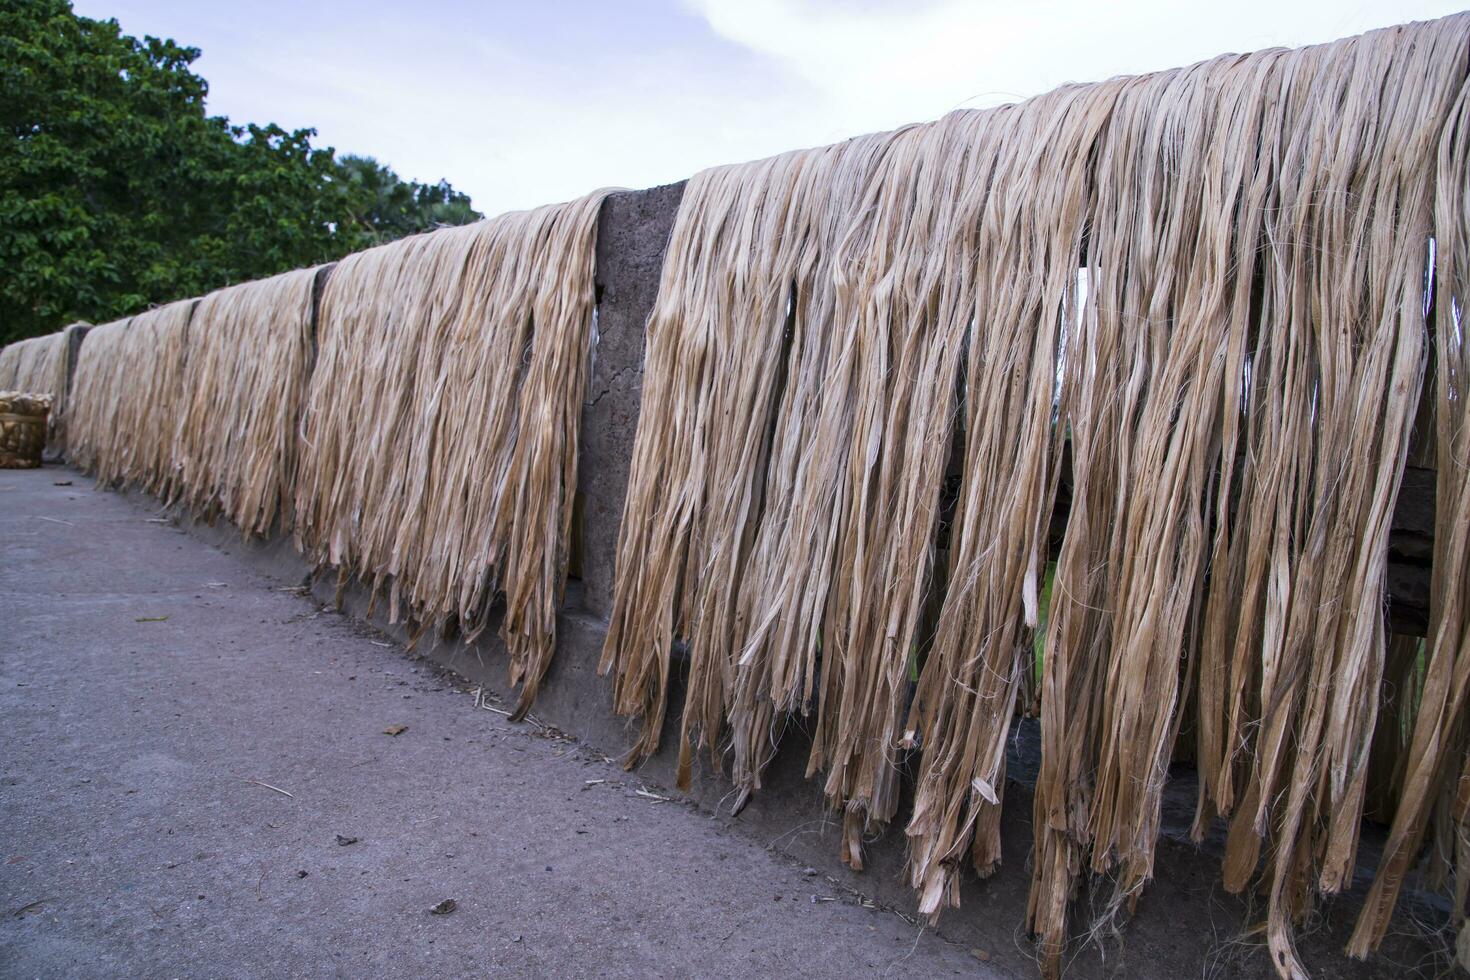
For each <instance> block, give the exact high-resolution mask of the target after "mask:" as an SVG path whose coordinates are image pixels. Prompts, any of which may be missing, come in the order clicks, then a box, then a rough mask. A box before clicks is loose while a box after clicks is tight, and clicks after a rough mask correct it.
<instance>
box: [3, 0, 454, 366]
mask: <svg viewBox="0 0 1470 980" xmlns="http://www.w3.org/2000/svg"><path fill="white" fill-rule="evenodd" d="M198 57H199V50H198V49H197V48H190V47H184V46H181V45H179V44H176V43H175V42H174V41H171V40H165V39H160V38H154V37H145V38H143V39H141V40H139V39H137V38H133V37H129V36H127V35H125V34H123V33H122V30H121V28H120V27H119V25H118V24H117V22H116V21H112V20H109V21H95V20H90V19H88V18H85V17H78V16H77V15H75V14H74V13H73V12H72V9H71V5H70V2H69V0H0V126H3V127H4V128H5V129H6V130H7V131H9V132H10V133H11V134H12V137H11V138H10V139H9V140H6V141H4V142H3V145H0V342H9V341H12V340H17V339H20V338H22V337H27V336H33V335H36V334H40V333H46V332H49V331H51V330H55V329H57V328H58V327H60V326H61V325H63V324H64V323H66V322H67V321H69V320H74V319H87V320H92V321H94V322H102V321H104V320H107V319H111V318H115V317H119V316H125V315H127V314H129V313H132V312H135V311H137V310H139V309H142V308H145V307H146V306H148V305H149V304H152V303H160V302H165V301H167V300H172V299H178V298H181V297H185V296H196V295H199V294H202V293H204V292H207V291H209V290H211V289H214V288H217V287H219V286H222V285H227V284H229V283H234V282H242V281H244V280H247V279H253V278H258V277H260V276H266V275H271V274H273V273H277V272H283V271H285V270H287V269H291V268H296V267H299V266H304V265H311V264H313V263H317V262H324V261H330V260H332V259H336V258H340V257H341V256H343V255H346V254H347V253H349V252H352V251H356V250H357V249H360V248H363V247H366V246H368V245H372V244H376V243H378V242H380V241H386V240H388V239H390V238H394V237H397V236H399V235H402V234H407V233H409V232H414V231H420V230H423V229H426V228H433V227H435V226H437V225H439V224H457V223H462V222H464V221H470V220H474V219H475V218H478V217H479V215H478V214H476V213H475V211H474V210H473V209H472V208H471V207H470V201H469V198H468V197H467V196H465V195H464V194H461V193H458V192H456V191H454V189H453V188H452V187H450V186H449V184H447V183H445V182H442V181H441V182H440V183H438V184H433V185H424V184H418V183H414V182H405V181H402V180H400V179H399V178H398V176H397V175H396V174H394V173H393V172H392V171H391V170H389V169H387V168H386V167H380V166H379V165H378V164H377V163H376V162H374V161H372V160H370V159H366V158H357V157H345V158H343V159H342V160H341V161H339V160H337V159H336V157H335V155H334V151H333V150H332V149H331V148H318V147H313V146H312V144H311V140H312V137H314V136H315V135H316V134H315V131H314V130H310V129H301V130H296V131H294V132H287V131H286V130H283V129H281V128H280V127H279V126H276V125H274V124H268V125H259V126H258V125H253V124H251V125H245V126H237V125H232V124H231V123H230V122H229V120H227V119H225V118H223V117H221V116H210V115H208V114H207V112H206V109H205V97H206V96H207V95H208V91H209V88H208V84H207V83H206V82H205V80H204V79H203V78H201V77H200V76H198V75H196V74H194V73H193V72H192V71H190V65H191V64H192V63H193V61H194V60H195V59H196V58H198Z"/></svg>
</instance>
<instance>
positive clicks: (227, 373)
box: [171, 269, 319, 535]
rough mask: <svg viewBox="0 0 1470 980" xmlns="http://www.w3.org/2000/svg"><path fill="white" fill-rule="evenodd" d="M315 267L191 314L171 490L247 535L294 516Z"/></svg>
mask: <svg viewBox="0 0 1470 980" xmlns="http://www.w3.org/2000/svg"><path fill="white" fill-rule="evenodd" d="M318 271H319V270H317V269H298V270H296V271H294V272H287V273H283V274H281V275H278V276H272V277H270V278H269V279H261V280H259V281H257V282H248V283H243V284H241V285H238V286H231V287H229V288H227V289H221V290H218V291H216V292H213V293H210V294H209V295H208V296H205V297H204V298H203V299H201V300H200V301H199V305H198V307H197V308H196V309H195V311H194V320H193V326H192V328H191V331H190V339H189V357H188V361H187V363H186V365H185V368H184V374H183V379H182V388H183V401H182V403H181V405H180V412H179V416H178V425H177V429H176V431H175V434H174V449H173V451H174V459H175V462H176V464H177V471H176V473H175V476H174V480H173V483H172V487H171V495H172V497H173V498H174V499H175V500H178V501H182V502H183V503H184V504H185V505H187V506H188V507H189V508H190V509H191V510H193V511H194V512H195V513H196V514H199V515H201V516H204V517H206V518H208V519H211V520H212V519H213V518H214V517H215V516H216V515H217V514H223V515H224V516H225V517H226V518H227V519H228V520H230V521H231V522H233V523H234V524H235V525H236V526H238V527H239V528H240V529H241V530H242V531H243V532H245V533H246V534H256V535H263V534H267V533H269V532H270V531H271V530H273V529H275V528H276V527H277V526H278V525H277V522H278V519H284V520H286V521H289V516H290V505H291V500H292V496H293V487H294V477H295V470H296V456H297V433H298V428H299V425H300V419H301V409H302V405H303V403H304V402H305V399H306V384H307V379H308V377H309V375H310V371H311V352H312V336H311V330H312V320H311V317H312V297H313V283H314V282H315V281H316V279H317V275H318Z"/></svg>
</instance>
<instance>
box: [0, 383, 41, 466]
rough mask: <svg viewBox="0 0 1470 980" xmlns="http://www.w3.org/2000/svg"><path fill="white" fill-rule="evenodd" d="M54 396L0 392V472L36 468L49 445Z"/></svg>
mask: <svg viewBox="0 0 1470 980" xmlns="http://www.w3.org/2000/svg"><path fill="white" fill-rule="evenodd" d="M50 414H51V396H50V395H44V394H36V393H34V392H29V391H0V469H34V468H35V467H37V466H40V465H41V452H42V450H43V449H44V448H45V444H46V418H47V416H49V415H50Z"/></svg>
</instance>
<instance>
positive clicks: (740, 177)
mask: <svg viewBox="0 0 1470 980" xmlns="http://www.w3.org/2000/svg"><path fill="white" fill-rule="evenodd" d="M886 143H887V137H886V136H881V137H866V138H861V139H857V140H853V141H850V142H848V143H843V144H839V145H837V146H834V147H823V148H820V149H817V150H803V151H796V152H793V153H787V154H783V155H781V156H778V157H774V158H771V159H769V160H762V161H758V162H756V163H751V164H743V165H737V166H730V167H719V168H715V169H714V170H709V171H705V172H703V173H700V174H697V175H696V176H695V177H694V178H692V179H691V180H690V182H689V185H688V186H687V187H686V189H685V192H684V197H683V203H682V204H681V205H680V208H679V213H678V216H677V218H676V220H675V224H674V228H673V231H672V233H671V235H670V241H669V246H668V250H667V253H666V259H665V264H664V270H663V277H662V280H661V284H660V288H659V295H658V300H657V303H656V305H655V308H654V310H653V313H652V315H651V317H650V320H649V324H648V330H647V336H648V348H647V355H646V367H645V384H644V390H643V400H642V406H641V408H640V422H639V426H638V432H637V435H636V438H635V442H634V447H633V463H632V468H631V472H630V475H629V488H628V503H627V505H626V508H625V511H624V519H623V524H622V528H621V531H620V534H619V540H618V568H619V574H618V576H617V585H616V594H615V597H614V604H613V612H612V616H611V621H610V624H609V627H608V634H607V640H606V644H605V647H604V652H603V660H602V667H601V669H602V670H603V672H609V671H611V672H612V673H613V675H614V702H615V705H616V707H617V710H618V711H619V712H621V713H624V714H630V715H637V716H639V717H640V718H641V721H642V733H641V736H640V738H639V741H638V743H637V745H636V746H635V747H634V749H633V752H632V754H631V755H630V757H629V760H628V761H629V763H630V764H631V763H633V762H635V761H636V760H637V759H639V758H641V757H642V756H643V755H645V754H647V753H649V752H651V751H653V749H654V748H655V747H656V745H657V742H658V737H659V730H660V728H661V727H662V723H663V715H664V705H665V700H666V696H667V682H668V674H669V665H670V657H671V653H672V643H673V638H674V636H675V634H676V633H677V634H678V635H681V636H697V639H696V640H695V641H694V642H691V644H690V657H691V662H690V683H689V695H688V699H687V702H686V708H685V712H684V718H683V729H684V744H683V762H682V766H681V781H682V780H687V778H688V774H689V764H690V755H691V753H692V746H691V744H690V739H693V738H707V739H708V740H709V741H710V742H711V743H714V742H715V741H716V740H717V739H718V737H719V735H720V732H721V729H722V727H723V723H724V715H725V709H726V701H727V699H728V698H730V697H731V696H732V690H733V687H734V685H735V683H736V682H735V680H734V678H733V676H732V674H733V673H734V670H735V665H736V662H737V660H738V659H739V658H740V656H741V651H742V649H743V648H744V647H745V644H746V639H747V638H746V633H747V632H749V633H750V634H751V635H752V636H753V635H754V634H756V633H758V632H760V631H762V630H764V629H765V628H766V626H768V625H771V624H772V623H773V622H775V620H774V617H760V618H759V619H760V621H758V620H757V618H754V617H753V616H752V613H751V612H750V610H749V608H748V607H749V606H750V605H751V604H752V603H751V598H750V593H752V592H754V591H755V590H756V589H758V588H761V589H763V591H765V592H767V593H768V594H774V595H775V596H777V598H778V600H779V601H783V602H787V603H790V604H791V605H792V607H793V608H792V609H791V616H792V619H793V620H796V622H790V621H783V622H779V623H777V624H776V625H778V626H779V627H780V635H779V636H777V637H773V638H772V642H773V643H777V644H780V646H781V648H782V655H783V656H784V657H786V658H788V659H786V660H785V662H784V663H782V664H781V665H779V666H768V662H767V661H766V660H765V659H764V658H762V660H761V661H760V663H758V664H756V665H755V668H756V669H760V670H763V671H766V672H767V673H768V674H772V673H773V674H778V675H780V677H779V679H774V678H768V677H762V678H760V679H759V680H755V679H754V678H753V676H752V675H753V671H751V670H746V671H744V672H743V675H742V676H743V680H742V683H743V684H745V685H746V690H745V696H746V697H747V698H748V699H749V700H750V703H751V704H752V709H753V711H755V712H757V713H758V716H759V718H761V719H762V720H761V721H754V722H751V723H749V724H747V725H746V726H745V728H746V734H747V735H748V738H746V739H744V740H742V741H739V743H738V747H737V750H736V775H735V779H736V783H737V785H739V786H740V787H741V788H742V790H743V791H744V792H746V793H748V792H749V790H750V789H751V788H752V787H753V786H754V785H755V784H756V783H757V781H758V778H759V770H760V767H761V765H763V763H764V760H765V758H768V757H769V754H770V753H769V750H768V749H767V747H766V745H765V743H764V739H766V738H767V737H768V733H767V732H766V731H765V730H764V729H765V727H766V724H767V723H769V722H770V721H771V720H772V714H771V712H770V710H769V708H768V707H767V701H766V699H767V689H768V688H769V686H770V685H771V684H778V685H780V686H781V688H782V693H781V694H780V695H774V696H775V697H787V698H794V699H797V700H799V701H801V702H803V703H810V699H811V692H812V684H811V677H812V673H811V670H810V668H811V665H812V662H813V657H814V655H815V650H816V647H817V637H816V634H815V632H814V631H815V630H816V629H817V628H819V625H820V616H821V609H822V604H823V601H824V599H823V595H824V593H825V591H826V588H827V585H828V583H827V581H825V580H824V576H825V574H826V567H825V566H826V562H825V561H823V560H821V559H818V558H816V557H814V556H815V555H817V554H820V553H824V552H826V551H828V550H830V548H831V545H832V530H831V526H830V525H831V522H832V521H833V519H834V517H835V514H834V512H833V511H832V510H831V509H830V507H829V508H828V510H827V512H825V513H823V512H821V511H820V510H819V509H818V507H817V506H815V505H813V506H811V507H810V508H808V509H806V510H804V511H802V512H800V513H787V514H786V517H787V521H788V523H787V526H786V529H785V534H784V535H782V536H779V537H778V536H774V535H770V534H767V535H765V536H763V537H761V538H760V539H759V540H754V535H755V534H756V533H757V523H756V521H757V518H758V517H759V516H760V514H761V512H762V510H763V509H764V510H770V509H779V508H782V507H791V506H793V505H795V504H798V503H801V504H804V503H805V502H806V501H808V500H811V499H816V498H819V497H823V496H824V495H826V494H830V493H832V492H835V490H836V484H837V481H838V479H839V477H840V475H841V474H842V472H843V468H844V457H843V454H844V453H845V450H846V445H845V440H839V439H834V438H830V436H831V435H833V434H834V433H830V432H819V420H818V417H817V406H818V405H820V404H821V400H822V398H823V388H824V386H825V385H826V384H827V383H828V382H829V380H830V379H831V378H833V377H836V376H838V375H840V374H841V373H842V372H843V371H844V370H845V368H844V367H843V365H845V364H846V363H847V362H848V361H850V359H851V356H852V351H851V345H850V343H848V340H847V338H845V337H843V336H841V335H836V334H835V333H834V330H833V329H832V319H831V318H832V313H833V303H834V290H833V287H832V285H831V282H830V275H828V274H826V273H825V271H823V270H826V269H827V268H828V265H829V262H830V254H831V251H832V246H833V244H834V243H835V240H836V237H837V235H838V234H839V233H840V230H841V228H842V227H844V226H845V224H846V223H847V221H848V220H849V218H850V211H851V209H852V208H853V207H855V206H856V204H857V200H858V196H859V194H860V192H861V190H862V188H863V186H864V184H865V182H866V179H867V176H868V174H869V173H870V172H871V170H872V167H873V166H874V163H875V161H876V158H877V157H878V156H880V155H881V153H882V152H883V150H884V148H885V146H886ZM793 283H794V284H795V285H794V286H793ZM783 381H784V385H783ZM783 387H784V390H783ZM832 421H837V420H835V419H834V420H832ZM808 486H810V487H814V489H812V490H810V491H807V490H797V489H796V488H797V487H808ZM828 499H829V500H830V498H828ZM793 552H800V553H805V554H808V555H811V556H813V557H811V558H809V559H807V560H805V561H803V560H801V559H796V560H792V561H787V560H783V555H790V554H791V553H793ZM757 568H758V569H759V571H757V570H755V569H757ZM783 576H784V577H788V578H787V579H786V581H785V582H783V583H782V584H780V585H777V583H776V582H775V581H774V579H776V578H779V577H783ZM808 576H810V577H808ZM799 578H800V579H803V581H802V584H801V585H800V586H798V585H796V581H795V580H796V579H799ZM798 604H799V605H798ZM803 622H804V623H805V624H806V625H805V626H802V625H799V623H803ZM749 666H750V665H747V667H749ZM804 676H805V678H806V679H805V681H803V677H804Z"/></svg>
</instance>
